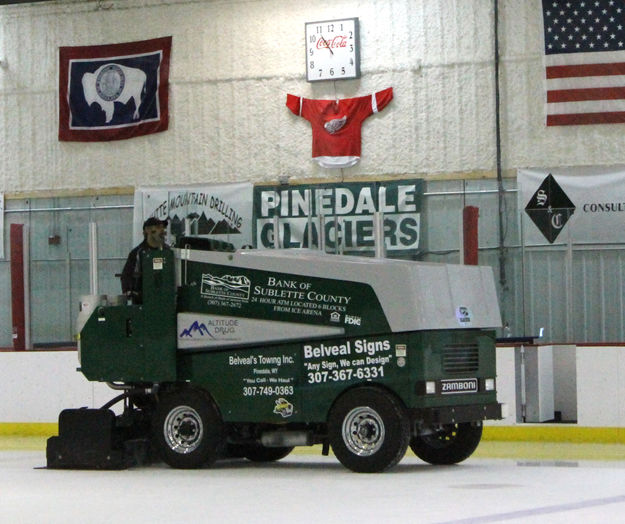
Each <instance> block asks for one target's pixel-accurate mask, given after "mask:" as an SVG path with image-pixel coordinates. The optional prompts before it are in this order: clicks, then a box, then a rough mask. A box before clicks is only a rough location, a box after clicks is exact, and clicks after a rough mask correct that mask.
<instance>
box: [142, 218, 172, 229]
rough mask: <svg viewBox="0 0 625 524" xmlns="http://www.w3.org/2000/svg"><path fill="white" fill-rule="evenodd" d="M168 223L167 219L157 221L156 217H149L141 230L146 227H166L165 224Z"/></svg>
mask: <svg viewBox="0 0 625 524" xmlns="http://www.w3.org/2000/svg"><path fill="white" fill-rule="evenodd" d="M168 221H169V219H167V218H166V219H165V220H159V219H158V218H156V217H150V218H148V219H147V220H146V221H145V222H144V223H143V229H145V228H146V227H150V226H163V227H167V222H168Z"/></svg>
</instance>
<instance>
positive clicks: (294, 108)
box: [286, 94, 304, 116]
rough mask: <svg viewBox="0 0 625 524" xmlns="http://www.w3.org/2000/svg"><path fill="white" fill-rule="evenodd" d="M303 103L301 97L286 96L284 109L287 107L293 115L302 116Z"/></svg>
mask: <svg viewBox="0 0 625 524" xmlns="http://www.w3.org/2000/svg"><path fill="white" fill-rule="evenodd" d="M303 102H304V99H303V98H302V97H301V96H295V95H289V94H287V95H286V107H288V108H289V109H290V110H291V113H293V114H294V115H297V116H302V104H303Z"/></svg>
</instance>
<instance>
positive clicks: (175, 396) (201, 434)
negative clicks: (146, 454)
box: [152, 389, 223, 469]
mask: <svg viewBox="0 0 625 524" xmlns="http://www.w3.org/2000/svg"><path fill="white" fill-rule="evenodd" d="M222 426H223V424H222V421H221V417H220V415H219V413H218V411H217V409H216V408H215V406H214V405H213V403H212V402H211V400H210V398H209V397H208V396H207V395H205V394H204V393H201V392H199V391H195V390H192V389H189V390H179V391H175V392H172V393H165V394H163V395H162V397H161V399H160V401H159V402H158V404H157V407H156V413H155V416H154V424H153V428H152V439H153V442H154V443H155V446H156V448H157V450H158V452H159V455H160V457H161V458H162V460H163V461H164V462H165V463H166V464H168V465H169V466H171V467H173V468H181V469H192V468H199V467H201V466H204V465H210V464H212V463H214V462H215V460H216V459H217V451H218V449H219V446H220V445H221V443H222Z"/></svg>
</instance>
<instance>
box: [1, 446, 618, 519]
mask: <svg viewBox="0 0 625 524" xmlns="http://www.w3.org/2000/svg"><path fill="white" fill-rule="evenodd" d="M624 458H625V457H624ZM40 466H45V452H42V451H36V452H33V451H1V452H0V522H1V523H11V524H12V523H20V524H22V523H39V522H45V523H63V524H71V523H85V522H87V523H91V524H95V523H104V522H106V523H115V524H116V523H129V522H132V523H161V522H167V523H177V522H185V523H196V522H215V523H222V522H223V523H272V524H279V523H290V524H291V523H298V524H299V523H316V524H319V523H323V524H326V523H340V524H351V523H358V524H365V523H376V524H382V523H384V524H386V523H400V522H401V523H406V524H408V523H412V522H415V523H454V524H460V523H462V524H464V523H470V522H471V523H472V522H475V523H482V522H518V523H521V522H523V523H534V522H545V523H547V522H548V523H559V522H566V523H569V524H570V523H576V522H583V523H585V524H586V523H595V522H596V523H604V522H623V521H624V520H625V461H611V462H589V461H578V462H573V461H571V462H567V461H565V462H538V461H515V460H508V459H480V458H471V459H469V460H467V461H465V462H463V463H462V464H459V465H456V466H449V467H434V466H430V465H427V464H425V463H423V462H421V461H419V460H418V459H416V458H415V457H414V456H406V457H405V458H404V460H403V461H402V462H401V463H400V464H399V465H398V466H397V467H396V468H394V469H393V470H391V471H390V472H387V473H382V474H371V475H365V474H356V473H352V472H350V471H348V470H346V469H345V468H344V467H343V466H341V465H340V464H339V463H338V462H337V460H336V459H335V458H334V457H332V456H330V457H323V456H318V455H311V454H292V455H290V456H289V457H287V458H286V459H283V460H282V461H280V462H276V463H271V464H253V463H250V462H247V461H244V460H241V461H229V462H219V463H217V465H216V466H213V467H212V468H210V469H202V470H193V471H183V470H175V469H171V468H169V467H168V466H166V465H164V464H157V465H151V466H147V467H138V468H131V469H128V470H123V471H67V470H46V469H37V468H38V467H40Z"/></svg>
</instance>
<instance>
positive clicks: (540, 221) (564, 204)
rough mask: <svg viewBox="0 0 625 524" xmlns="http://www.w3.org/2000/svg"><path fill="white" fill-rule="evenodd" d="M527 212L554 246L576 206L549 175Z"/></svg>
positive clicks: (529, 203) (533, 197)
mask: <svg viewBox="0 0 625 524" xmlns="http://www.w3.org/2000/svg"><path fill="white" fill-rule="evenodd" d="M525 212H526V213H527V215H528V216H529V217H530V218H531V219H532V222H534V224H536V227H537V228H538V229H539V230H540V232H541V233H542V234H543V235H544V237H545V238H546V239H547V240H548V241H549V243H550V244H553V243H554V242H555V240H556V238H558V235H559V234H560V232H561V231H562V229H563V228H564V225H565V224H566V223H567V222H568V221H569V218H571V216H572V215H573V213H574V212H575V205H574V204H573V202H571V200H570V199H569V197H568V196H567V194H566V193H565V192H564V190H563V189H562V188H561V187H560V185H559V184H558V183H557V182H556V179H555V178H554V177H553V175H552V174H551V173H549V175H547V177H546V178H545V179H544V180H543V181H542V183H541V184H540V187H539V188H538V189H537V190H536V193H534V195H533V196H532V198H531V199H530V201H529V202H528V204H527V206H526V207H525Z"/></svg>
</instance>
